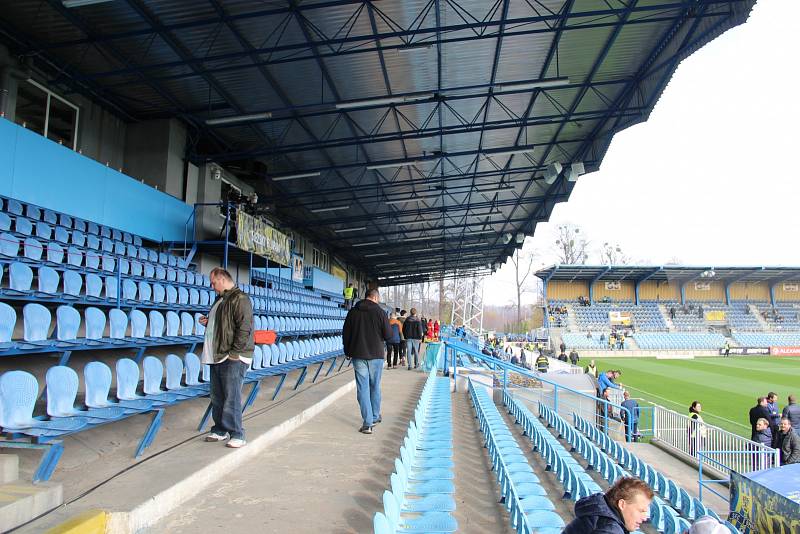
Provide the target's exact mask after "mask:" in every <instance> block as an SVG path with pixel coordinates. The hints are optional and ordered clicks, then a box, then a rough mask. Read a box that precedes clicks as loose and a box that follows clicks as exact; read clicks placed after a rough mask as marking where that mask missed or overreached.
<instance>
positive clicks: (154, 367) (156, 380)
mask: <svg viewBox="0 0 800 534" xmlns="http://www.w3.org/2000/svg"><path fill="white" fill-rule="evenodd" d="M142 367H143V368H144V387H143V391H144V394H145V398H147V399H149V400H154V401H159V402H167V403H172V402H176V401H178V400H180V398H181V397H180V396H179V395H175V394H173V393H167V392H166V391H164V390H162V389H161V382H162V381H163V380H164V364H162V363H161V360H160V359H158V358H156V357H155V356H145V357H144V360H143V361H142Z"/></svg>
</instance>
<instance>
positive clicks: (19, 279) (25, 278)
mask: <svg viewBox="0 0 800 534" xmlns="http://www.w3.org/2000/svg"><path fill="white" fill-rule="evenodd" d="M8 279H9V284H8V285H9V288H8V289H7V290H6V293H9V294H12V295H22V294H25V293H27V292H29V291H30V290H31V285H32V284H33V269H31V268H30V267H28V266H27V265H25V264H24V263H20V262H18V261H15V262H14V263H12V264H11V265H10V266H9V267H8Z"/></svg>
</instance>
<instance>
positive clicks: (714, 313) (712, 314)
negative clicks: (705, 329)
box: [706, 310, 725, 322]
mask: <svg viewBox="0 0 800 534" xmlns="http://www.w3.org/2000/svg"><path fill="white" fill-rule="evenodd" d="M706 321H720V322H724V321H725V312H724V311H722V310H711V311H707V312H706Z"/></svg>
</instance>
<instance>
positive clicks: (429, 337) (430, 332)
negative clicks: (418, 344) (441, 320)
mask: <svg viewBox="0 0 800 534" xmlns="http://www.w3.org/2000/svg"><path fill="white" fill-rule="evenodd" d="M425 337H426V338H427V340H428V341H433V321H432V320H431V321H428V329H427V332H425Z"/></svg>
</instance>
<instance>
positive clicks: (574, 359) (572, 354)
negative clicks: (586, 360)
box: [569, 349, 581, 365]
mask: <svg viewBox="0 0 800 534" xmlns="http://www.w3.org/2000/svg"><path fill="white" fill-rule="evenodd" d="M580 359H581V358H580V356H578V353H577V352H576V351H575V349H572V350H571V351H569V363H571V364H572V365H578V361H579V360H580Z"/></svg>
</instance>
